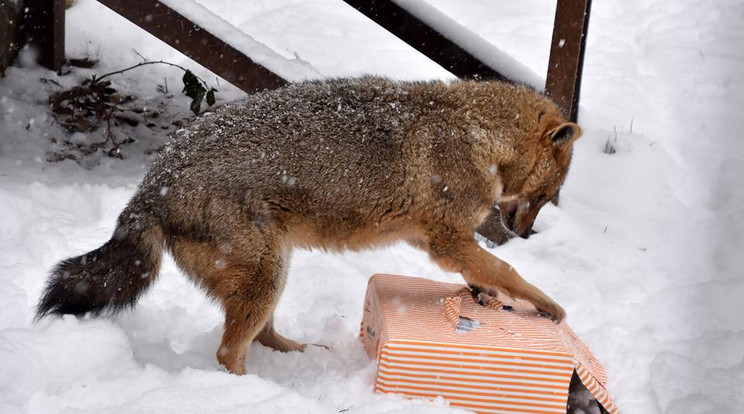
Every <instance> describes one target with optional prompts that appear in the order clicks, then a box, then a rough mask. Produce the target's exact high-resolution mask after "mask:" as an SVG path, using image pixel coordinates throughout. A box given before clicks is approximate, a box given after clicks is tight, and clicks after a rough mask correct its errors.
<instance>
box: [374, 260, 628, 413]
mask: <svg viewBox="0 0 744 414" xmlns="http://www.w3.org/2000/svg"><path fill="white" fill-rule="evenodd" d="M361 338H362V341H363V343H364V347H365V349H366V351H367V353H368V354H369V355H370V357H371V358H376V359H377V361H378V370H377V378H376V383H375V389H376V390H377V391H380V392H391V393H400V394H404V395H407V396H411V397H430V398H433V397H437V396H442V397H443V398H445V399H446V400H448V401H449V402H450V404H451V405H453V406H459V407H463V408H467V409H470V410H473V411H476V412H483V413H537V414H542V413H544V414H548V413H551V414H566V404H567V401H568V394H569V384H570V382H571V378H572V376H573V375H574V373H576V375H578V378H580V380H581V382H583V384H584V385H585V386H586V388H587V389H588V390H589V391H590V392H591V393H592V394H593V395H594V397H595V398H596V400H597V402H599V404H601V405H602V407H603V408H604V410H606V411H607V412H609V413H611V414H619V411H618V410H617V407H616V406H615V404H613V402H612V400H611V399H610V396H609V394H608V392H607V390H606V389H605V383H606V377H605V371H604V368H603V367H602V365H601V364H600V362H599V361H598V360H597V359H596V358H595V357H594V356H593V355H592V354H591V352H590V351H589V349H588V348H587V346H586V345H585V344H584V343H582V342H581V340H580V339H579V338H578V337H577V336H576V334H575V333H574V332H573V331H572V330H571V328H569V327H568V325H566V324H565V323H564V322H561V323H560V324H556V323H554V322H553V321H551V320H550V319H548V318H545V317H542V316H540V315H538V313H537V312H536V311H535V308H534V307H533V306H532V305H531V304H530V303H528V302H525V301H521V300H511V299H505V298H501V297H499V298H498V299H496V298H493V297H491V296H488V295H484V294H482V293H481V294H480V295H478V296H474V294H473V292H472V291H471V290H470V289H469V288H468V287H467V286H465V285H459V284H451V283H440V282H434V281H431V280H427V279H421V278H414V277H406V276H393V275H383V274H378V275H374V276H372V278H370V281H369V286H368V288H367V295H366V298H365V301H364V317H363V320H362V326H361Z"/></svg>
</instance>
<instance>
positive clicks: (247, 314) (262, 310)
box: [172, 240, 285, 375]
mask: <svg viewBox="0 0 744 414" xmlns="http://www.w3.org/2000/svg"><path fill="white" fill-rule="evenodd" d="M253 247H254V248H255V250H254V252H253V254H250V255H245V256H244V255H239V254H225V253H224V251H223V249H220V248H218V247H215V246H213V245H212V244H210V243H204V242H191V241H184V240H177V241H175V242H173V244H172V250H173V256H174V258H175V259H176V262H177V263H178V264H179V265H180V266H181V267H182V268H183V269H184V270H185V271H186V272H187V273H189V275H190V276H191V277H193V278H194V279H195V280H196V282H197V283H198V284H199V285H200V286H203V287H205V288H206V289H207V291H208V292H209V294H210V295H211V296H213V297H214V298H216V299H217V300H219V301H220V304H221V305H222V308H223V309H224V311H225V331H224V333H223V335H222V343H221V344H220V347H219V349H218V351H217V360H218V361H219V363H220V364H221V365H224V366H225V367H226V368H227V370H228V371H230V372H232V373H233V374H238V375H242V374H245V356H246V354H247V352H248V349H249V347H250V344H251V342H252V341H253V340H254V339H255V338H256V337H257V336H258V335H259V333H260V332H262V329H264V327H265V326H266V325H267V323H269V322H270V321H271V316H272V314H273V312H274V308H275V306H276V303H277V301H278V300H279V295H280V294H281V291H282V288H283V285H284V275H285V273H284V266H285V263H284V262H285V258H284V257H283V253H282V251H281V249H279V248H278V244H276V243H266V244H264V245H260V244H255V245H254V246H253ZM269 329H270V332H273V328H269ZM276 335H278V334H276ZM282 339H285V338H282Z"/></svg>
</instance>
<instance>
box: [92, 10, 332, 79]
mask: <svg viewBox="0 0 744 414" xmlns="http://www.w3.org/2000/svg"><path fill="white" fill-rule="evenodd" d="M98 1H99V2H100V3H101V4H103V5H105V6H106V7H108V8H110V9H111V10H113V11H115V12H116V13H118V14H120V15H121V16H123V17H125V18H127V19H128V20H130V21H131V22H132V23H134V24H136V25H137V26H139V27H141V28H143V29H145V30H146V31H148V32H150V33H151V34H152V35H154V36H155V37H157V38H158V39H160V40H162V41H164V42H165V43H167V44H169V45H170V46H172V47H173V48H175V49H176V50H178V51H180V52H181V53H183V54H185V55H186V56H188V57H190V58H191V59H194V60H195V61H196V62H198V63H200V64H201V65H203V66H204V67H206V68H209V69H210V70H211V71H213V72H214V73H216V74H217V75H219V76H221V77H223V78H224V79H225V80H227V81H228V82H230V83H232V84H233V85H235V86H237V87H238V88H240V89H242V90H244V91H246V92H249V93H250V92H256V91H261V90H265V89H273V88H277V87H280V86H282V85H285V84H287V82H291V81H297V80H303V79H307V78H317V77H320V75H319V74H318V72H317V71H316V70H315V69H313V68H312V67H311V66H310V65H309V64H307V63H305V62H302V61H300V60H289V59H286V58H284V57H282V56H279V55H278V54H276V53H275V52H274V51H272V50H271V49H269V48H268V47H266V46H265V45H263V44H261V43H259V42H257V41H255V40H254V39H253V38H251V37H250V36H248V35H246V34H245V33H243V32H241V31H240V30H238V29H237V28H235V27H234V26H232V25H231V24H230V23H228V22H226V21H225V20H223V19H221V18H220V17H218V16H216V15H215V14H214V13H212V12H210V11H209V10H207V9H205V8H204V7H203V6H201V5H200V4H198V3H196V2H193V1H189V0H177V1H173V0H171V1H158V0H98Z"/></svg>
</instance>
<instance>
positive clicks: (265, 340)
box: [256, 318, 307, 352]
mask: <svg viewBox="0 0 744 414" xmlns="http://www.w3.org/2000/svg"><path fill="white" fill-rule="evenodd" d="M256 341H258V342H259V343H260V344H261V345H263V346H268V347H269V348H272V349H275V350H277V351H281V352H290V351H304V350H305V348H306V347H307V345H306V344H301V343H298V342H295V341H293V340H291V339H289V338H285V337H283V336H282V335H280V334H279V333H278V332H277V331H276V330H275V329H274V318H270V319H269V321H268V322H266V325H264V327H263V329H261V332H259V333H258V335H256Z"/></svg>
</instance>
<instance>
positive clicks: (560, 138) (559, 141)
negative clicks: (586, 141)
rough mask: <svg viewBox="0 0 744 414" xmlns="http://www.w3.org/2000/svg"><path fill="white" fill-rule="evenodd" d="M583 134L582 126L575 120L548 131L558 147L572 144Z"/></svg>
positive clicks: (553, 142)
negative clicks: (575, 122)
mask: <svg viewBox="0 0 744 414" xmlns="http://www.w3.org/2000/svg"><path fill="white" fill-rule="evenodd" d="M581 134H583V131H582V130H581V127H579V126H578V125H576V124H574V123H573V122H566V123H563V124H560V125H558V126H557V127H555V128H553V129H551V130H550V131H548V136H549V137H550V141H551V143H552V144H553V145H554V146H556V147H563V146H566V145H569V144H572V143H573V142H574V141H576V140H577V139H579V137H581Z"/></svg>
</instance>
